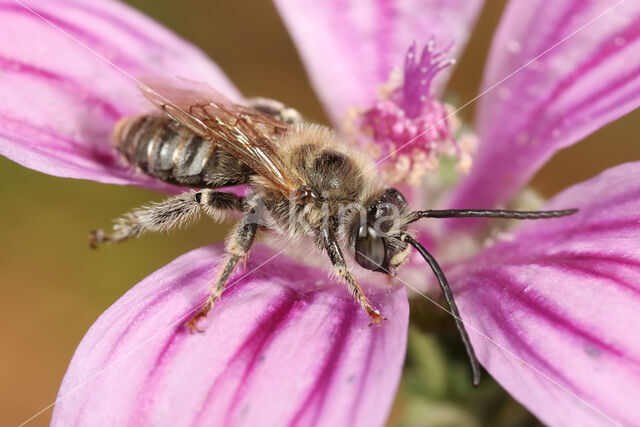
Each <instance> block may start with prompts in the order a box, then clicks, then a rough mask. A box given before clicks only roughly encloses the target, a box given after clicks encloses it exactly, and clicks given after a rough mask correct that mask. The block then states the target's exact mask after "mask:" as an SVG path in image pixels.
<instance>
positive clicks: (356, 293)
mask: <svg viewBox="0 0 640 427" xmlns="http://www.w3.org/2000/svg"><path fill="white" fill-rule="evenodd" d="M322 240H323V243H324V247H325V249H326V251H327V254H328V255H329V259H330V260H331V263H332V264H333V267H334V268H335V271H336V273H337V274H338V276H340V277H341V278H342V279H344V281H345V282H346V283H347V288H348V289H349V292H350V293H351V294H352V295H353V297H354V298H355V300H356V301H357V302H358V304H360V306H361V307H362V308H363V309H364V310H365V311H366V312H367V314H368V315H369V316H371V324H379V323H380V321H382V320H386V319H385V318H384V317H383V316H382V315H381V314H380V312H379V311H378V310H376V309H375V308H373V306H372V305H371V303H370V302H369V299H368V298H367V296H366V295H365V294H364V292H363V291H362V289H361V288H360V285H358V283H357V282H356V280H355V279H354V278H353V276H352V275H351V273H349V270H348V269H347V263H346V261H345V259H344V256H343V255H342V251H341V250H340V246H339V245H338V241H337V240H336V237H335V234H334V232H333V230H332V229H331V227H330V226H325V227H323V228H322Z"/></svg>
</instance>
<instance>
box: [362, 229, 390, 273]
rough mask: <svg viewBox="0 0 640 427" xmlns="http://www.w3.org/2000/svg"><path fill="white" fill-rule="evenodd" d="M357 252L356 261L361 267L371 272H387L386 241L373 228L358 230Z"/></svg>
mask: <svg viewBox="0 0 640 427" xmlns="http://www.w3.org/2000/svg"><path fill="white" fill-rule="evenodd" d="M355 250H356V253H355V257H356V261H357V262H358V264H360V266H361V267H363V268H366V269H367V270H371V271H385V268H386V265H385V261H386V258H387V250H386V248H385V244H384V239H383V238H382V237H380V236H379V235H378V234H377V233H376V232H375V231H374V230H373V229H372V228H371V227H366V226H361V227H360V228H359V229H358V235H357V236H356V244H355Z"/></svg>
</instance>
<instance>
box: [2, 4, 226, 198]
mask: <svg viewBox="0 0 640 427" xmlns="http://www.w3.org/2000/svg"><path fill="white" fill-rule="evenodd" d="M22 3H23V4H25V5H26V6H27V7H29V8H30V9H32V10H31V11H30V10H28V9H27V8H25V7H23V6H21V4H20V3H19V2H17V1H12V0H0V26H1V27H2V38H1V39H0V99H2V100H3V102H2V103H1V104H0V154H2V155H4V156H6V157H8V158H10V159H12V160H14V161H16V162H18V163H20V164H22V165H24V166H26V167H29V168H32V169H36V170H39V171H41V172H45V173H49V174H52V175H57V176H63V177H73V178H84V179H92V180H96V181H100V182H109V183H117V184H136V185H145V186H153V181H151V179H150V178H146V177H144V176H141V175H137V176H134V175H133V174H132V173H131V171H130V170H129V168H127V167H125V166H124V165H122V164H120V163H118V162H116V155H115V153H114V151H113V150H112V148H111V143H110V141H109V135H110V133H111V131H112V129H113V127H114V124H115V122H116V121H117V120H118V119H119V118H120V117H122V116H124V115H128V114H133V113H136V112H138V111H140V110H141V109H144V108H148V107H147V105H148V104H146V103H145V102H144V101H143V98H142V96H141V95H140V94H139V90H138V89H137V87H136V82H135V80H134V79H133V76H138V75H146V74H166V75H169V76H181V77H185V78H191V79H194V80H201V81H207V82H209V83H210V84H212V85H214V86H215V87H216V88H217V89H218V90H220V91H223V92H226V93H227V94H228V95H230V96H237V92H236V90H235V88H234V87H233V85H232V84H231V83H230V82H229V81H228V80H227V78H226V77H225V76H224V75H223V74H222V72H221V71H220V69H219V68H218V67H217V66H216V65H215V64H213V63H212V62H211V61H210V60H209V59H208V58H206V56H205V55H204V54H203V53H202V52H200V51H199V50H198V49H196V48H194V47H193V46H191V45H190V44H188V43H187V42H185V41H183V40H181V39H180V38H178V37H177V36H176V35H175V34H173V33H171V32H170V31H169V30H167V29H165V28H163V27H162V26H160V25H159V24H157V23H155V22H153V21H152V20H150V19H149V18H147V17H146V16H144V15H142V14H140V13H139V12H137V11H135V10H133V9H131V8H130V7H128V6H125V5H123V4H121V3H119V2H114V1H109V0H105V1H100V2H87V1H84V0H56V1H51V0H42V1H36V0H28V1H26V0H25V1H23V2H22ZM34 12H35V13H34ZM36 14H38V15H40V16H38V15H36ZM47 21H48V22H47ZM96 53H97V54H99V55H101V56H103V57H104V59H102V58H100V57H99V56H98V55H96ZM127 73H128V74H127Z"/></svg>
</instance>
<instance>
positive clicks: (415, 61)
mask: <svg viewBox="0 0 640 427" xmlns="http://www.w3.org/2000/svg"><path fill="white" fill-rule="evenodd" d="M452 47H453V44H451V45H450V46H448V47H447V48H446V49H444V50H440V51H439V50H437V49H436V43H435V40H434V39H433V38H431V39H430V40H429V41H428V42H427V45H426V47H424V48H423V49H422V51H421V52H419V51H418V47H417V45H416V43H415V42H414V43H413V44H412V45H411V46H410V47H409V50H408V51H407V55H406V57H405V62H404V69H403V70H394V71H393V72H392V73H391V76H390V79H389V81H388V82H386V83H383V84H382V85H381V86H380V87H379V88H378V99H377V101H375V103H374V104H373V106H372V107H370V108H369V109H361V110H358V111H355V112H352V114H350V115H348V116H347V126H346V127H347V129H348V130H349V131H350V133H352V134H353V135H354V136H355V139H356V140H357V141H358V143H359V144H360V145H361V146H363V147H364V148H365V149H367V150H368V151H369V152H370V154H371V155H372V156H373V157H374V158H375V159H382V158H386V157H388V158H387V159H385V161H384V162H383V163H382V164H381V170H382V172H383V174H384V175H385V178H386V179H387V180H388V181H389V183H391V184H395V183H408V184H412V185H420V183H421V181H422V178H423V177H424V174H425V173H426V172H428V171H430V170H434V169H437V168H438V167H439V157H440V156H441V155H451V154H453V155H455V156H457V157H458V159H459V161H460V163H459V167H458V169H459V170H460V171H463V172H464V171H468V170H469V168H470V167H471V155H470V152H471V151H472V150H473V148H475V147H474V146H475V144H474V143H473V142H472V141H470V139H474V138H475V136H473V134H468V133H466V132H462V131H461V125H460V120H459V119H457V118H456V117H455V116H453V115H452V114H451V113H452V112H453V111H454V110H453V108H452V107H450V106H448V105H446V104H444V103H443V102H441V101H439V100H438V99H436V98H435V96H434V94H433V82H434V79H435V78H436V77H437V76H438V74H439V73H440V72H441V71H442V70H444V69H446V68H447V67H449V66H451V65H453V64H454V63H455V60H454V59H451V58H449V57H448V54H449V52H450V50H451V48H452ZM456 139H461V140H464V141H465V143H464V144H459V143H458V142H456Z"/></svg>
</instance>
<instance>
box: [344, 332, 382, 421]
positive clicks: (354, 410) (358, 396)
mask: <svg viewBox="0 0 640 427" xmlns="http://www.w3.org/2000/svg"><path fill="white" fill-rule="evenodd" d="M379 337H380V334H378V333H376V332H372V333H371V340H370V341H369V347H368V348H367V359H366V360H365V362H364V366H363V369H362V376H361V377H360V381H359V383H358V389H357V390H356V392H355V398H354V399H353V405H352V406H351V420H350V422H349V424H350V425H353V424H355V419H356V416H357V415H358V405H359V404H360V402H361V400H362V398H363V396H364V393H363V392H364V390H365V388H366V387H367V380H368V379H369V378H371V375H369V371H370V370H371V363H372V362H373V356H374V355H375V352H376V348H377V344H378V339H379Z"/></svg>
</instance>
